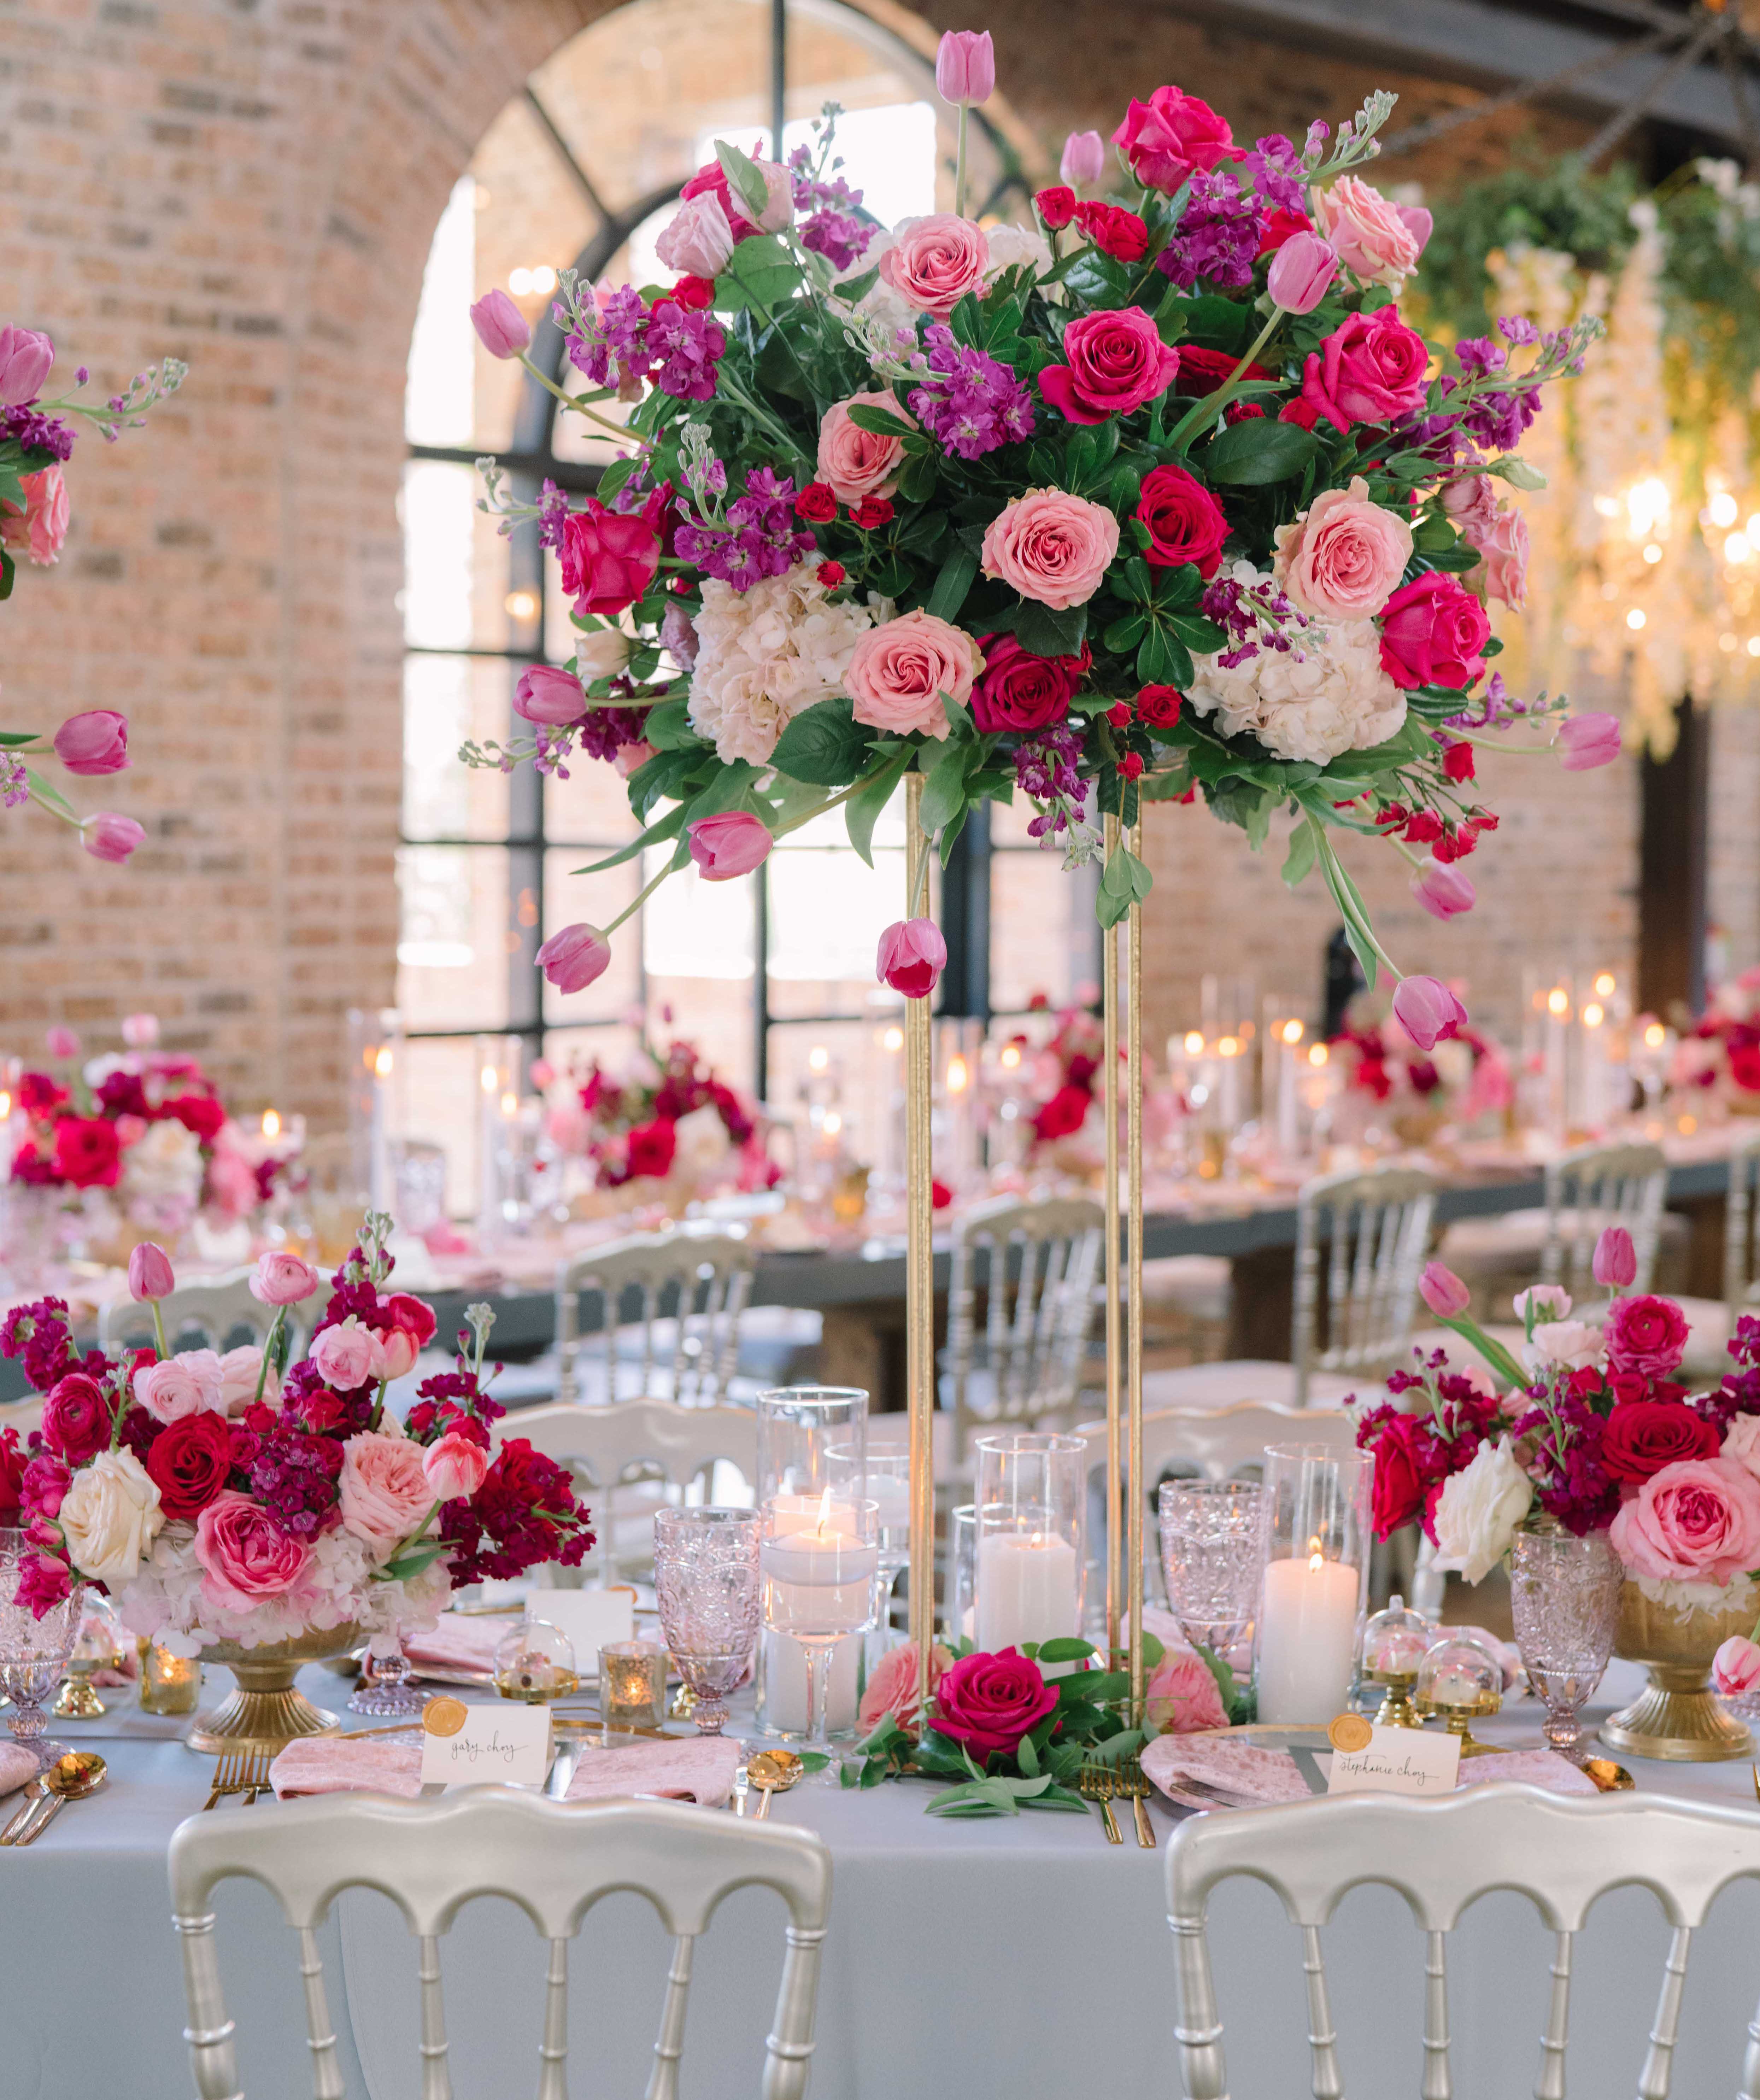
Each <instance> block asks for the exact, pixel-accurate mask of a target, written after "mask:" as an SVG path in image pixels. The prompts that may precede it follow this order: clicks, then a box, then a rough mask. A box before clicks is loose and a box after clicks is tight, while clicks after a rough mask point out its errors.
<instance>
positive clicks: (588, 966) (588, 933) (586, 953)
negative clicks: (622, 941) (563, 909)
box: [538, 925, 611, 992]
mask: <svg viewBox="0 0 1760 2100" xmlns="http://www.w3.org/2000/svg"><path fill="white" fill-rule="evenodd" d="M610 967H611V942H609V941H607V939H606V937H605V936H604V935H603V934H602V933H601V932H600V931H599V929H598V927H596V926H587V925H578V926H565V927H563V929H562V931H561V933H553V934H551V936H550V937H549V940H547V941H546V942H545V944H544V946H542V947H541V948H540V949H539V951H538V968H540V970H542V971H543V973H544V974H545V977H548V978H549V981H550V982H551V983H552V984H553V985H554V986H555V987H556V989H557V990H558V991H563V992H568V991H584V990H586V988H587V986H589V984H591V983H592V982H593V980H594V979H595V978H596V977H603V976H604V974H605V973H606V971H607V969H608V968H610Z"/></svg>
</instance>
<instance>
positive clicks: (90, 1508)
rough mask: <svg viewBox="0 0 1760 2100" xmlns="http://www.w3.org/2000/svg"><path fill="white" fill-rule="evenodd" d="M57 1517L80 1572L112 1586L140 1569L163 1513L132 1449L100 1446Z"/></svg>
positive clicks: (155, 1487) (156, 1491) (152, 1484)
mask: <svg viewBox="0 0 1760 2100" xmlns="http://www.w3.org/2000/svg"><path fill="white" fill-rule="evenodd" d="M57 1521H58V1522H59V1523H60V1526H61V1529H62V1533H63V1534H64V1537H66V1540H67V1550H68V1559H69V1560H71V1561H72V1562H73V1565H74V1566H75V1567H76V1568H78V1570H79V1572H80V1573H81V1574H82V1575H86V1576H89V1577H90V1579H91V1580H92V1581H93V1582H104V1583H107V1584H108V1586H110V1588H111V1589H112V1590H116V1589H120V1588H121V1586H122V1585H123V1584H124V1583H126V1582H133V1581H134V1579H135V1577H136V1576H137V1575H138V1574H139V1573H140V1564H141V1558H142V1556H143V1554H144V1553H145V1552H146V1551H147V1549H148V1546H151V1545H152V1542H153V1541H154V1539H155V1538H157V1537H158V1535H159V1531H160V1528H161V1525H162V1524H164V1522H165V1514H164V1512H163V1511H161V1508H160V1507H159V1489H158V1485H157V1483H156V1482H155V1481H153V1480H150V1479H149V1478H148V1473H147V1469H146V1467H144V1466H143V1465H142V1463H141V1462H140V1461H139V1458H136V1457H135V1454H134V1453H133V1452H132V1451H100V1452H99V1454H98V1455H97V1457H96V1458H94V1459H93V1460H92V1462H91V1463H90V1465H89V1466H82V1467H81V1468H80V1470H79V1471H78V1472H77V1473H76V1474H75V1475H74V1476H73V1485H72V1486H71V1487H70V1488H69V1489H68V1491H67V1493H65V1494H64V1496H63V1497H62V1498H61V1508H60V1514H59V1516H58V1518H57Z"/></svg>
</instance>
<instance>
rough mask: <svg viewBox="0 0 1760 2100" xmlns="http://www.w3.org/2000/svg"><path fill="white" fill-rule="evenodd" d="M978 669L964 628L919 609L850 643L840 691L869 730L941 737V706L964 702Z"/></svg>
mask: <svg viewBox="0 0 1760 2100" xmlns="http://www.w3.org/2000/svg"><path fill="white" fill-rule="evenodd" d="M982 668H984V660H983V658H982V656H981V655H979V653H978V646H977V642H974V641H973V638H972V637H971V636H970V635H969V634H968V633H966V631H965V629H964V628H961V627H952V626H950V625H949V624H948V623H947V622H946V620H937V619H936V617H935V615H933V613H929V612H924V611H922V610H921V609H920V608H919V609H918V610H917V611H914V612H905V613H901V614H900V615H898V619H896V620H888V621H887V622H886V623H885V624H884V626H881V627H872V628H870V629H868V631H867V633H866V634H864V635H863V636H862V639H861V640H860V641H859V642H857V644H856V646H855V651H854V655H852V656H851V657H850V659H849V669H848V670H847V671H845V673H844V690H845V692H846V693H848V694H849V697H850V699H853V700H854V702H855V718H856V720H857V721H858V722H866V723H867V725H868V726H869V727H870V728H872V729H883V730H890V731H891V732H892V733H893V735H895V736H907V735H910V733H911V730H921V731H922V732H923V734H924V735H925V736H932V737H936V738H940V739H944V738H945V737H946V734H947V710H946V708H945V707H944V706H943V704H942V695H944V694H945V695H946V698H947V699H950V700H951V701H952V703H953V704H954V705H955V707H956V708H963V707H967V706H969V704H971V699H972V684H973V680H974V679H975V678H976V677H977V674H978V673H979V672H980V671H981V670H982Z"/></svg>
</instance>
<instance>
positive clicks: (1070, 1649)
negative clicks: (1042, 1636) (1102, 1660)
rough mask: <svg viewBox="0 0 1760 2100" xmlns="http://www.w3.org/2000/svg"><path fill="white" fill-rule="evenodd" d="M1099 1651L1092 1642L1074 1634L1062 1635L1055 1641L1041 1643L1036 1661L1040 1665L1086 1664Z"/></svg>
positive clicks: (1035, 1657)
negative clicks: (1059, 1663) (1050, 1663)
mask: <svg viewBox="0 0 1760 2100" xmlns="http://www.w3.org/2000/svg"><path fill="white" fill-rule="evenodd" d="M1099 1652H1100V1651H1099V1649H1098V1648H1096V1647H1095V1645H1094V1643H1092V1641H1085V1640H1083V1639H1080V1638H1078V1635H1074V1634H1060V1635H1058V1636H1057V1638H1056V1639H1055V1640H1048V1641H1041V1642H1040V1643H1039V1652H1038V1653H1037V1654H1036V1655H1035V1656H1034V1661H1036V1662H1039V1663H1041V1664H1043V1663H1048V1662H1085V1661H1087V1658H1088V1657H1090V1656H1091V1655H1098V1654H1099Z"/></svg>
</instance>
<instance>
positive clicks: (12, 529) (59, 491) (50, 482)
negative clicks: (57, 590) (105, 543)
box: [0, 460, 68, 569]
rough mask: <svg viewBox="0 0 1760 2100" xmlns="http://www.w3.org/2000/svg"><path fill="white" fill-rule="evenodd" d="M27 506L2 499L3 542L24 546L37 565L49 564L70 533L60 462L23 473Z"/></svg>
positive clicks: (0, 543) (0, 523) (0, 541)
mask: <svg viewBox="0 0 1760 2100" xmlns="http://www.w3.org/2000/svg"><path fill="white" fill-rule="evenodd" d="M19 486H20V488H22V489H23V490H24V509H23V510H19V509H18V507H17V506H16V505H15V504H12V503H9V502H7V501H4V500H3V499H0V546H7V547H18V548H22V549H24V552H25V553H26V554H29V556H30V558H31V560H32V562H33V563H34V564H35V565H36V567H38V568H40V569H41V568H47V567H48V566H49V565H50V563H51V562H54V561H55V560H57V559H58V558H60V553H61V543H62V542H63V540H65V539H66V537H67V520H68V501H67V483H65V482H64V480H63V479H62V477H61V463H60V461H59V460H57V461H56V462H55V465H53V466H46V467H44V468H43V469H42V471H41V472H40V473H37V474H24V475H21V476H20V480H19Z"/></svg>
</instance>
